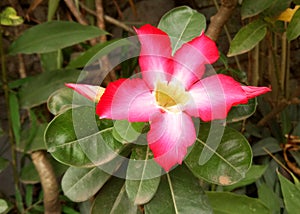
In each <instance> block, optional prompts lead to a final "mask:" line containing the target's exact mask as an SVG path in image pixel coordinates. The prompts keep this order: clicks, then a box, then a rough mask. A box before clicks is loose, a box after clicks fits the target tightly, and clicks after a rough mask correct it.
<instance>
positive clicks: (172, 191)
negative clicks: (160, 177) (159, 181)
mask: <svg viewBox="0 0 300 214" xmlns="http://www.w3.org/2000/svg"><path fill="white" fill-rule="evenodd" d="M167 178H168V183H169V187H170V191H171V196H172V201H173V204H174V209H175V213H176V214H178V213H179V212H178V208H177V205H176V200H175V195H174V190H173V186H172V181H171V178H170V175H169V173H167Z"/></svg>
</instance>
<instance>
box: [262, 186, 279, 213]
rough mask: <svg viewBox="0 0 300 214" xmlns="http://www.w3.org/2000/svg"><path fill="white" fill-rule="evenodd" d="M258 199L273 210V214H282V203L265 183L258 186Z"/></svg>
mask: <svg viewBox="0 0 300 214" xmlns="http://www.w3.org/2000/svg"><path fill="white" fill-rule="evenodd" d="M258 197H259V199H260V200H261V201H262V202H263V203H264V204H265V205H266V206H267V207H268V208H269V209H270V210H271V213H280V205H281V204H282V202H281V201H280V199H279V196H278V195H277V194H276V193H274V192H273V190H272V189H271V188H270V187H269V186H268V185H267V184H265V183H263V184H261V185H259V186H258Z"/></svg>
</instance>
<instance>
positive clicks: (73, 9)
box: [64, 0, 88, 25]
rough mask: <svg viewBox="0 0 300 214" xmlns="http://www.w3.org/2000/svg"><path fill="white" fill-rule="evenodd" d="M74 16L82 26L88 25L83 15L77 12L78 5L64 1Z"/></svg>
mask: <svg viewBox="0 0 300 214" xmlns="http://www.w3.org/2000/svg"><path fill="white" fill-rule="evenodd" d="M64 1H65V3H66V5H67V6H68V8H69V9H70V11H71V12H72V14H73V15H74V16H75V18H76V20H77V21H78V22H79V23H80V24H82V25H88V22H87V21H86V19H85V18H84V17H83V16H82V14H81V13H80V12H79V11H78V10H77V8H76V5H75V4H74V2H73V1H72V0H64Z"/></svg>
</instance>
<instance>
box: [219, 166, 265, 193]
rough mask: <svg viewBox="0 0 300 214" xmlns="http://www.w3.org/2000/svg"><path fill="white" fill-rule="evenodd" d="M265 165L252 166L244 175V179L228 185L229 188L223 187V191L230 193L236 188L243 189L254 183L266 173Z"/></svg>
mask: <svg viewBox="0 0 300 214" xmlns="http://www.w3.org/2000/svg"><path fill="white" fill-rule="evenodd" d="M266 169H267V165H265V166H263V165H252V166H251V168H250V169H249V171H248V172H247V173H246V175H245V178H243V179H242V180H240V181H239V182H237V183H235V184H233V185H229V186H224V187H223V189H224V190H225V191H232V190H234V189H236V188H239V187H244V186H246V185H249V184H252V183H254V182H255V181H257V180H258V179H259V178H260V177H261V176H262V175H263V174H264V172H265V171H266Z"/></svg>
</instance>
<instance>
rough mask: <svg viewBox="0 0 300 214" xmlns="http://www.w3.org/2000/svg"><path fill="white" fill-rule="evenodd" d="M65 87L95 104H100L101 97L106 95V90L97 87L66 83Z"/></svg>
mask: <svg viewBox="0 0 300 214" xmlns="http://www.w3.org/2000/svg"><path fill="white" fill-rule="evenodd" d="M65 86H67V87H68V88H71V89H73V90H74V91H76V92H77V93H79V94H81V95H82V96H84V97H86V98H87V99H89V100H91V101H93V102H98V101H99V99H100V97H101V95H102V94H103V93H104V88H102V87H100V86H96V85H87V84H75V83H65Z"/></svg>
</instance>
